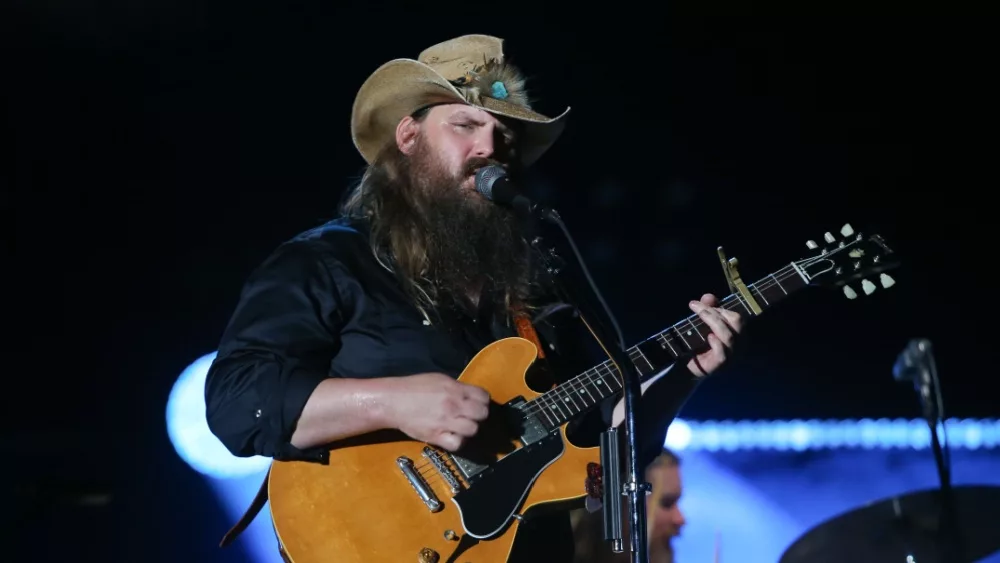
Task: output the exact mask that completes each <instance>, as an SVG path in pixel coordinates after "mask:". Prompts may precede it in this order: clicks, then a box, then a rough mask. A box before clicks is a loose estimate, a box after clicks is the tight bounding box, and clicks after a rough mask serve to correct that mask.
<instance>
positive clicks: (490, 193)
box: [476, 166, 558, 221]
mask: <svg viewBox="0 0 1000 563" xmlns="http://www.w3.org/2000/svg"><path fill="white" fill-rule="evenodd" d="M476 191H477V192H479V193H480V194H482V196H483V197H485V198H486V199H488V200H490V201H492V202H494V203H498V204H500V205H506V206H508V207H512V208H513V209H514V210H515V211H518V212H519V213H523V214H526V215H536V216H538V217H541V218H543V219H546V220H548V221H553V220H554V218H555V219H558V214H556V212H555V211H554V210H552V209H548V208H546V207H543V206H541V205H538V204H537V203H535V202H533V201H531V200H530V199H528V197H527V196H525V195H524V194H522V193H521V191H520V190H519V189H518V188H517V186H516V185H515V184H514V182H512V181H511V179H510V177H509V176H507V171H506V170H504V169H503V168H501V167H499V166H484V167H482V168H480V169H479V170H477V171H476Z"/></svg>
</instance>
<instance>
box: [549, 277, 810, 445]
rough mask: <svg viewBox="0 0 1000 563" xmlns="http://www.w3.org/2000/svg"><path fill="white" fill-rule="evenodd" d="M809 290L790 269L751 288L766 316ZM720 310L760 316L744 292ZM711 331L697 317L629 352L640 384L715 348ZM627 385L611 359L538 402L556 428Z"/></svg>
mask: <svg viewBox="0 0 1000 563" xmlns="http://www.w3.org/2000/svg"><path fill="white" fill-rule="evenodd" d="M807 285H808V282H807V281H806V278H805V277H804V275H803V274H802V273H801V272H800V271H799V270H798V269H797V268H796V267H795V265H793V264H790V265H788V266H785V267H784V268H782V269H781V270H778V271H776V272H774V273H772V274H769V275H767V276H766V277H764V278H761V279H760V280H757V281H756V282H754V283H753V284H750V285H748V286H747V289H748V290H749V291H750V294H751V295H752V296H753V298H754V300H755V301H756V303H757V305H758V306H759V308H760V310H761V311H764V310H767V309H770V308H771V307H773V306H774V305H775V304H777V303H778V302H779V301H781V300H783V299H784V298H785V297H787V296H789V295H791V294H792V293H793V292H795V291H798V290H799V289H802V288H804V287H806V286H807ZM719 306H720V307H722V308H725V309H729V310H731V311H736V312H738V313H740V314H741V315H744V316H746V317H751V316H754V313H753V311H752V309H751V307H750V306H749V304H748V303H747V302H746V300H745V299H744V298H743V296H742V295H740V294H739V293H733V294H730V295H729V296H727V297H726V298H725V299H722V300H721V302H720V305H719ZM709 332H711V331H710V330H709V328H708V326H707V325H706V324H705V323H704V322H703V321H702V320H701V318H700V317H699V316H698V315H691V316H689V317H687V318H686V319H684V320H682V321H680V322H678V323H677V324H674V325H673V326H671V327H669V328H667V329H665V330H663V331H661V332H659V333H657V334H654V335H653V336H650V337H649V338H647V339H646V340H643V341H642V342H640V343H639V344H636V345H635V346H633V347H631V348H629V349H628V356H629V358H630V359H631V360H632V363H633V365H634V366H635V368H636V371H638V373H639V377H640V379H641V380H642V381H647V380H648V379H650V378H651V377H653V376H654V375H657V374H659V373H660V372H662V371H663V370H665V369H666V368H667V367H669V366H670V365H671V364H673V363H674V362H676V361H677V360H679V359H681V358H687V357H690V356H691V355H693V354H698V353H701V352H703V351H705V350H707V349H709V345H708V334H709ZM622 382H623V379H622V375H621V372H619V370H618V368H617V367H616V366H615V364H614V363H612V362H611V360H606V361H605V362H603V363H601V364H598V365H596V366H594V367H592V368H590V369H589V370H587V371H585V372H583V373H581V374H580V375H578V376H576V377H574V378H573V379H570V380H569V381H566V382H565V383H563V384H561V385H559V386H558V387H556V388H554V389H552V390H550V391H547V392H546V393H544V394H542V395H540V396H539V397H537V398H536V399H535V400H534V401H533V402H535V403H537V405H538V406H539V411H540V413H541V415H540V418H542V419H543V422H545V423H546V424H547V425H548V426H549V427H550V428H555V427H557V426H559V425H561V424H564V423H566V422H567V421H569V420H570V419H572V418H574V417H576V416H577V415H579V414H581V413H583V412H585V411H588V410H590V409H591V408H592V407H594V406H595V405H597V404H598V403H600V402H601V401H602V400H604V399H606V398H608V397H610V396H612V395H614V394H615V393H618V392H619V391H621V390H622V388H623V384H622Z"/></svg>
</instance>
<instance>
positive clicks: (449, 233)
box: [345, 143, 536, 311]
mask: <svg viewBox="0 0 1000 563" xmlns="http://www.w3.org/2000/svg"><path fill="white" fill-rule="evenodd" d="M488 164H496V163H494V162H491V161H489V160H485V159H474V160H472V161H469V162H467V163H466V165H465V170H463V172H462V173H461V174H459V175H457V176H456V175H455V174H453V173H450V172H449V171H448V170H446V169H445V167H444V166H442V165H441V164H440V163H439V162H438V161H437V159H436V158H435V157H434V155H433V154H432V153H431V151H430V150H429V147H427V146H426V145H424V144H423V143H420V144H418V147H417V150H416V151H415V153H414V154H412V155H411V156H409V157H407V156H405V155H403V154H402V153H400V152H399V150H398V149H397V148H396V147H395V144H393V145H392V146H390V147H388V148H387V149H386V151H385V152H384V153H383V155H382V156H381V157H380V159H379V162H378V163H377V164H376V165H375V166H373V167H372V168H371V169H370V170H369V172H368V174H367V175H366V179H365V180H364V181H363V183H362V185H361V186H360V187H359V190H358V191H357V192H356V193H355V194H354V195H353V196H352V198H350V199H349V201H348V205H347V206H346V208H345V210H346V211H348V212H349V213H352V214H361V215H364V216H366V217H368V219H369V220H370V221H371V223H372V236H373V242H374V244H375V246H376V251H377V252H379V253H380V254H383V257H384V258H387V259H388V260H391V261H392V263H393V269H394V271H395V272H396V274H397V276H398V277H399V278H400V279H401V281H402V282H403V285H404V287H405V289H406V290H407V292H408V293H410V294H411V296H412V297H413V299H414V300H415V301H416V303H417V305H418V306H420V307H422V308H431V309H433V308H449V309H456V308H457V309H461V310H466V311H468V310H469V308H470V306H471V302H472V301H473V300H474V299H475V298H476V297H478V296H482V297H485V298H487V299H489V300H490V301H491V303H492V304H494V305H495V306H496V307H498V308H502V309H503V310H506V311H510V310H512V309H516V308H520V307H523V306H525V305H527V303H528V301H529V300H530V298H531V296H532V291H533V289H534V288H535V287H536V286H535V284H534V273H535V270H534V267H533V263H532V259H531V256H532V254H531V249H530V245H529V244H528V243H527V241H526V238H525V235H526V231H525V229H524V226H523V225H522V224H521V222H520V221H519V220H518V219H517V218H516V217H515V216H514V215H513V214H512V213H511V212H510V211H509V210H508V209H506V208H504V207H501V206H499V205H496V204H494V203H492V202H489V201H487V200H486V199H485V198H484V197H482V196H480V195H479V194H478V193H475V192H474V191H472V190H469V189H467V188H463V187H462V186H461V184H462V182H463V180H465V179H466V178H467V177H468V175H469V174H472V173H474V172H475V170H477V169H478V168H480V167H482V166H486V165H488Z"/></svg>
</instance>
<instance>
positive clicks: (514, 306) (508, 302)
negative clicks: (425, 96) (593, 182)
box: [340, 113, 538, 317]
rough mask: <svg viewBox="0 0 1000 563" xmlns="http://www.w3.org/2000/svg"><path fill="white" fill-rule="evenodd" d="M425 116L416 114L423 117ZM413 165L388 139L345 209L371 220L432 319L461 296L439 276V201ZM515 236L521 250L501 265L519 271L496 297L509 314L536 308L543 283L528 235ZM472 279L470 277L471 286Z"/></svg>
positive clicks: (379, 246)
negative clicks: (435, 207) (434, 218)
mask: <svg viewBox="0 0 1000 563" xmlns="http://www.w3.org/2000/svg"><path fill="white" fill-rule="evenodd" d="M424 115H425V113H421V114H418V115H415V116H414V117H416V118H418V119H422V118H423V117H424ZM412 167H413V163H412V161H411V158H410V157H408V156H407V155H405V154H403V153H402V152H401V151H400V150H399V148H398V147H397V146H396V143H395V142H390V143H388V144H387V145H386V146H385V147H384V148H383V149H382V151H381V152H380V153H379V155H378V156H377V157H376V158H375V159H374V161H373V162H372V163H371V164H370V165H369V166H368V167H367V168H366V169H365V172H364V174H363V175H362V177H361V179H360V181H359V182H358V183H357V185H356V186H355V187H354V188H353V189H352V190H351V191H349V192H348V193H347V194H346V196H345V198H344V200H343V201H342V203H341V206H340V213H341V214H342V215H343V216H345V217H348V218H351V219H355V220H358V219H360V220H362V221H364V222H365V223H367V225H368V229H369V241H370V244H371V249H372V252H373V253H374V255H375V258H376V259H377V260H378V261H379V263H380V264H381V265H382V266H383V267H384V268H386V269H387V270H389V271H390V272H392V273H393V274H395V276H396V277H397V279H398V280H399V282H400V284H401V285H402V287H403V289H404V291H405V292H406V293H407V295H408V296H409V297H410V298H411V299H412V301H413V303H414V304H415V305H416V307H417V308H418V309H419V310H420V311H421V313H423V314H424V315H425V317H426V316H428V314H429V313H431V312H435V311H437V310H438V309H439V308H440V307H441V306H442V305H444V304H445V302H452V301H454V300H455V299H456V296H454V295H450V294H447V293H446V292H445V291H444V290H445V289H446V288H442V287H441V286H440V284H439V283H438V281H437V280H436V279H435V272H434V266H435V264H432V254H433V253H432V249H431V245H432V244H434V241H433V240H432V239H431V237H430V236H429V234H428V233H429V232H430V229H429V224H428V219H427V213H426V211H427V207H428V206H429V205H431V204H434V201H433V200H432V199H429V198H428V197H427V195H426V194H425V193H424V192H423V191H422V190H420V189H418V188H417V186H414V185H412V184H413V182H412V180H411V178H412V176H411V171H412ZM510 232H511V233H515V232H516V231H515V230H511V231H510ZM505 234H506V233H505ZM509 238H511V239H515V240H513V241H512V242H513V244H515V246H516V248H515V250H514V251H513V252H512V253H511V259H510V261H509V262H510V263H509V264H501V267H502V268H503V269H504V270H505V271H513V272H516V273H515V274H511V275H509V276H505V283H503V284H501V287H498V288H496V289H494V290H493V291H494V294H493V295H492V296H491V297H492V298H493V300H494V302H495V303H496V305H497V306H502V307H503V308H504V310H505V311H506V312H512V311H517V310H528V309H532V308H533V307H532V305H531V304H530V299H531V297H532V295H533V292H534V290H535V289H537V287H538V285H537V283H536V280H535V278H534V271H535V268H534V265H533V260H532V256H533V254H532V252H531V249H530V244H529V243H528V242H527V241H526V240H525V239H524V237H522V236H518V235H513V236H510V237H509ZM520 257H523V259H524V260H523V262H522V261H521V260H520V259H519V258H520ZM472 281H473V280H472V279H471V278H470V280H469V282H470V284H471V283H472ZM451 289H454V288H451Z"/></svg>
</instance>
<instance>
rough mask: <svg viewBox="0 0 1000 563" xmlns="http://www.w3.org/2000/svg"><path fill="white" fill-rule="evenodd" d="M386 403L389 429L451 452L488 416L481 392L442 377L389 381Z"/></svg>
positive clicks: (485, 395) (485, 398) (486, 396)
mask: <svg viewBox="0 0 1000 563" xmlns="http://www.w3.org/2000/svg"><path fill="white" fill-rule="evenodd" d="M393 379H394V381H393V384H392V386H391V390H390V391H389V396H388V397H387V398H388V401H386V405H385V406H386V413H385V414H386V417H387V418H388V420H389V425H390V426H391V427H392V428H396V429H399V430H400V431H402V432H403V433H405V434H406V435H407V436H410V437H411V438H413V439H415V440H420V441H421V442H427V443H428V444H433V445H435V446H438V447H441V448H444V449H446V450H448V451H451V452H454V451H457V450H458V449H459V448H461V447H462V444H464V443H465V441H466V440H468V439H469V438H471V437H472V436H474V435H475V434H476V432H477V431H478V430H479V423H480V422H482V421H484V420H486V418H487V417H488V416H489V412H490V408H489V406H490V395H489V393H487V392H486V390H485V389H483V388H481V387H476V386H475V385H469V384H467V383H461V382H459V381H457V380H455V379H454V378H451V377H448V376H447V375H444V374H442V373H421V374H418V375H411V376H407V377H399V378H393Z"/></svg>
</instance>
